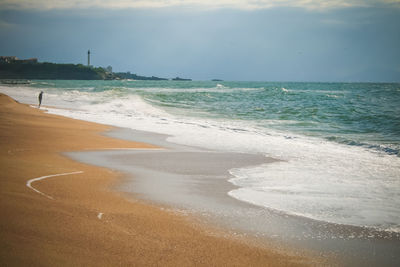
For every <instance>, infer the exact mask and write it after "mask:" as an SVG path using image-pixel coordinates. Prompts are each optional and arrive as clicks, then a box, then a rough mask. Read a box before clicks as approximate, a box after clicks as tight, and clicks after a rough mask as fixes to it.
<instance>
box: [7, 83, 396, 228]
mask: <svg viewBox="0 0 400 267" xmlns="http://www.w3.org/2000/svg"><path fill="white" fill-rule="evenodd" d="M40 91H44V97H43V102H42V105H43V106H45V107H46V109H48V112H49V113H53V114H59V115H63V116H67V117H72V118H77V119H82V120H88V121H93V122H99V123H103V124H110V125H114V126H118V127H126V128H131V129H135V130H142V131H150V132H156V133H162V134H167V135H169V137H168V141H169V142H173V143H177V144H182V145H189V146H196V147H202V148H206V149H211V150H217V151H226V152H243V153H253V154H261V155H265V156H266V157H272V158H274V159H277V160H278V161H276V162H273V163H268V164H264V165H258V166H252V167H246V168H239V169H231V170H230V174H231V179H230V180H229V182H231V183H232V184H234V185H236V186H237V189H234V190H232V191H230V192H228V194H229V195H230V196H231V197H233V198H236V199H238V200H240V201H244V202H248V203H252V204H254V205H257V206H262V207H265V208H267V209H271V210H274V211H278V212H281V213H283V214H292V215H296V216H303V217H307V218H311V219H315V220H319V221H324V222H331V223H337V224H344V225H355V226H365V227H368V228H374V229H378V230H384V231H390V232H400V153H399V151H400V84H398V83H396V84H389V83H388V84H383V83H296V82H292V83H288V82H227V81H218V82H212V81H132V80H121V81H117V80H116V81H32V83H31V84H30V85H18V86H15V85H14V86H11V85H9V86H7V85H1V86H0V92H2V93H5V94H7V95H9V96H11V97H13V98H15V99H16V100H18V101H20V102H23V103H29V104H32V105H37V96H38V94H39V92H40Z"/></svg>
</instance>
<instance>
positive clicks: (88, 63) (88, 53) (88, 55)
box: [87, 50, 90, 67]
mask: <svg viewBox="0 0 400 267" xmlns="http://www.w3.org/2000/svg"><path fill="white" fill-rule="evenodd" d="M87 65H88V67H90V50H88V51H87Z"/></svg>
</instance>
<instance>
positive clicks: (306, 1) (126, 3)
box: [0, 0, 400, 10]
mask: <svg viewBox="0 0 400 267" xmlns="http://www.w3.org/2000/svg"><path fill="white" fill-rule="evenodd" d="M382 4H383V5H394V6H400V0H35V1H32V0H0V9H42V10H43V9H44V10H49V9H87V8H105V9H125V8H164V7H180V6H184V7H202V8H233V9H247V10H252V9H266V8H272V7H298V8H305V9H311V10H326V9H335V8H347V7H366V6H375V5H382Z"/></svg>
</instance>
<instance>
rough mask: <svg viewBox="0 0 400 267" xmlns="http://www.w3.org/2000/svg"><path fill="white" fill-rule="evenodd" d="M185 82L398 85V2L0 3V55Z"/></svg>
mask: <svg viewBox="0 0 400 267" xmlns="http://www.w3.org/2000/svg"><path fill="white" fill-rule="evenodd" d="M88 49H90V51H91V64H93V65H94V66H102V67H107V66H109V65H110V66H112V67H113V70H114V71H123V72H126V71H130V72H131V73H136V74H138V75H145V76H152V75H154V76H158V77H165V78H173V77H176V76H179V77H183V78H192V79H194V80H210V79H223V80H241V81H315V82H400V0H363V1H361V0H347V1H345V0H325V1H321V0H219V1H218V0H186V1H184V0H139V1H130V0H36V1H31V0H19V1H17V0H0V55H2V56H17V57H19V58H30V57H37V58H38V59H39V61H40V62H57V63H74V64H78V63H81V64H86V63H87V51H88Z"/></svg>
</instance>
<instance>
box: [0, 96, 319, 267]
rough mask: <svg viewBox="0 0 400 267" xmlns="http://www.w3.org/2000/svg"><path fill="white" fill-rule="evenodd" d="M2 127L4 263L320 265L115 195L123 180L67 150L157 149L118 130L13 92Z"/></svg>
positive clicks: (0, 115)
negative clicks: (114, 133) (118, 135)
mask: <svg viewBox="0 0 400 267" xmlns="http://www.w3.org/2000/svg"><path fill="white" fill-rule="evenodd" d="M0 127H1V130H0V144H1V150H0V151H1V154H0V158H1V159H0V165H1V170H2V172H1V179H0V183H1V185H0V198H1V199H0V212H1V222H0V224H1V227H0V239H1V249H0V251H1V252H0V263H1V265H3V266H21V265H31V266H39V265H40V266H77V265H78V266H82V265H85V266H87V265H90V266H94V265H96V266H115V265H139V266H143V265H146V266H147V265H163V266H182V265H184V266H190V265H203V266H221V265H224V266H232V265H234V266H244V265H245V266H260V265H262V266H292V265H293V266H298V265H310V264H312V262H313V261H311V260H310V259H307V258H305V257H299V256H293V254H290V255H289V253H284V252H282V251H279V252H278V251H277V250H274V249H273V248H265V246H264V247H259V246H256V245H255V244H253V243H251V242H245V241H244V240H237V239H234V238H230V237H224V235H223V234H221V233H218V231H217V230H215V229H213V228H212V227H209V228H207V227H206V228H205V227H198V226H196V224H194V223H193V221H191V219H190V218H188V217H187V216H182V215H178V214H176V213H173V212H168V211H164V210H162V209H161V208H160V207H157V206H152V205H150V204H147V203H143V202H141V201H132V200H127V199H125V198H124V197H123V196H122V194H119V193H117V192H114V191H111V190H110V188H111V187H113V186H115V184H116V183H117V182H118V180H119V179H120V178H121V177H122V174H120V173H117V172H115V171H111V170H109V169H105V168H100V167H94V166H90V165H85V164H82V163H79V162H76V161H73V160H71V159H69V158H67V157H65V156H63V155H61V154H60V153H61V152H68V151H85V150H101V149H114V148H140V149H152V148H157V147H156V146H153V145H149V144H144V143H138V142H131V141H124V140H119V139H115V138H111V137H105V136H102V135H100V133H101V132H104V131H107V130H109V129H110V128H111V127H109V126H104V125H99V124H94V123H89V122H83V121H77V120H73V119H68V118H64V117H58V116H54V115H49V114H46V113H44V112H43V111H42V110H39V109H37V108H33V107H30V106H28V105H24V104H19V103H17V102H16V101H14V100H13V99H11V98H9V97H8V96H6V95H3V94H1V95H0ZM35 178H38V179H36V180H35ZM27 185H29V186H30V187H29V186H27ZM35 190H36V191H35Z"/></svg>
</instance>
